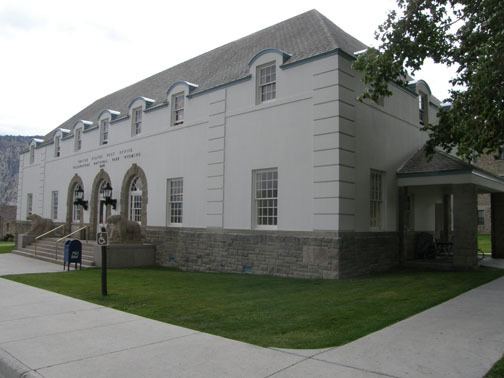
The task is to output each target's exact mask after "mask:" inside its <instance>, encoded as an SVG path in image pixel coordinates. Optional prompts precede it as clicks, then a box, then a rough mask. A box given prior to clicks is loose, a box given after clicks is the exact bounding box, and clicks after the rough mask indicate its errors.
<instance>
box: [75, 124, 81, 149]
mask: <svg viewBox="0 0 504 378" xmlns="http://www.w3.org/2000/svg"><path fill="white" fill-rule="evenodd" d="M74 138H75V145H74V147H75V151H80V149H81V147H82V129H75V135H74Z"/></svg>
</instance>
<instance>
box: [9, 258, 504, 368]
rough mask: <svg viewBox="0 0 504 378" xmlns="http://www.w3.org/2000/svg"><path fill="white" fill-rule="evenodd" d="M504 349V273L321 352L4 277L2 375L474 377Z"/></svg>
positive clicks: (498, 356)
mask: <svg viewBox="0 0 504 378" xmlns="http://www.w3.org/2000/svg"><path fill="white" fill-rule="evenodd" d="M4 262H5V260H3V261H2V260H0V264H2V263H4ZM503 353H504V278H501V279H498V280H496V281H493V282H491V283H489V284H487V285H484V286H482V287H479V288H477V289H474V290H472V291H469V292H467V293H465V294H463V295H461V296H459V297H457V298H454V299H452V300H450V301H448V302H446V303H443V304H441V305H439V306H436V307H433V308H432V309H430V310H427V311H425V312H423V313H420V314H417V315H415V316H413V317H411V318H409V319H406V320H404V321H401V322H399V323H397V324H395V325H392V326H390V327H387V328H385V329H383V330H381V331H379V332H375V333H373V334H371V335H368V336H366V337H363V338H361V339H359V340H356V341H354V342H352V343H350V344H347V345H345V346H342V347H339V348H332V349H325V350H314V351H310V350H278V349H273V348H271V349H268V348H261V347H256V346H254V345H250V344H246V343H242V342H238V341H234V340H229V339H225V338H222V337H218V336H213V335H209V334H206V333H202V332H197V331H194V330H190V329H187V328H182V327H177V326H174V325H170V324H166V323H161V322H157V321H154V320H149V319H145V318H142V317H139V316H135V315H131V314H127V313H124V312H120V311H116V310H112V309H109V308H106V307H102V306H98V305H95V304H92V303H88V302H84V301H80V300H77V299H73V298H69V297H66V296H63V295H59V294H55V293H51V292H48V291H45V290H41V289H37V288H34V287H30V286H26V285H22V284H18V283H15V282H12V281H9V280H6V279H1V278H0V377H3V376H5V377H20V376H32V377H41V376H42V377H51V378H53V377H65V378H66V377H167V376H169V377H343V378H345V377H376V378H378V377H384V376H385V377H471V378H473V377H481V376H483V375H484V374H485V373H486V372H487V370H488V369H490V367H491V366H492V365H493V363H494V362H495V361H497V360H498V359H499V358H500V357H501V356H502V354H503ZM23 374H25V375H23Z"/></svg>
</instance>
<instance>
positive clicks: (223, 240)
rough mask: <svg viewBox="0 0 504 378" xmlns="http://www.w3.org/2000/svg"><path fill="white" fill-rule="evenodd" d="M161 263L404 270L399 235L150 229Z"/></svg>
mask: <svg viewBox="0 0 504 378" xmlns="http://www.w3.org/2000/svg"><path fill="white" fill-rule="evenodd" d="M146 241H147V242H149V243H152V244H154V245H156V251H157V252H156V262H157V264H158V265H161V266H172V267H177V268H179V269H183V270H191V271H207V272H208V271H214V272H242V273H253V274H267V275H275V276H283V277H299V278H340V277H351V276H356V275H360V274H365V273H369V272H374V271H383V270H387V269H390V268H391V267H393V266H395V265H398V263H399V252H398V249H399V243H398V236H397V233H343V234H338V233H336V232H284V231H246V230H244V231H242V230H209V229H190V228H161V227H159V228H157V227H156V228H154V227H148V228H147V229H146Z"/></svg>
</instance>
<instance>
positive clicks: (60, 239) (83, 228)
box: [56, 226, 89, 243]
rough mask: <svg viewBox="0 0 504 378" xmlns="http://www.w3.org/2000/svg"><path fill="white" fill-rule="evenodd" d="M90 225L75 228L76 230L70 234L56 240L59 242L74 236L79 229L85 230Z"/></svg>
mask: <svg viewBox="0 0 504 378" xmlns="http://www.w3.org/2000/svg"><path fill="white" fill-rule="evenodd" d="M88 227H89V226H84V227H81V228H79V229H78V230H75V231H73V232H71V233H69V234H68V235H65V236H63V237H62V238H59V239H58V240H56V243H58V242H60V241H62V240H63V239H66V238H68V237H69V236H72V235H73V234H76V233H77V232H79V231H82V230H85V229H86V228H88ZM86 242H87V237H86Z"/></svg>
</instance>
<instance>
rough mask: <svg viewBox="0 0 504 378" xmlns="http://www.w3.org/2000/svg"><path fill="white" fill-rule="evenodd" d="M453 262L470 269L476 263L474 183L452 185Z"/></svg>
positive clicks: (476, 203) (475, 198)
mask: <svg viewBox="0 0 504 378" xmlns="http://www.w3.org/2000/svg"><path fill="white" fill-rule="evenodd" d="M452 188H453V264H454V266H455V267H457V268H461V269H471V268H475V267H477V265H478V256H477V253H476V251H477V248H478V234H477V233H478V196H477V192H476V186H475V185H474V184H460V185H453V187H452Z"/></svg>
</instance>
